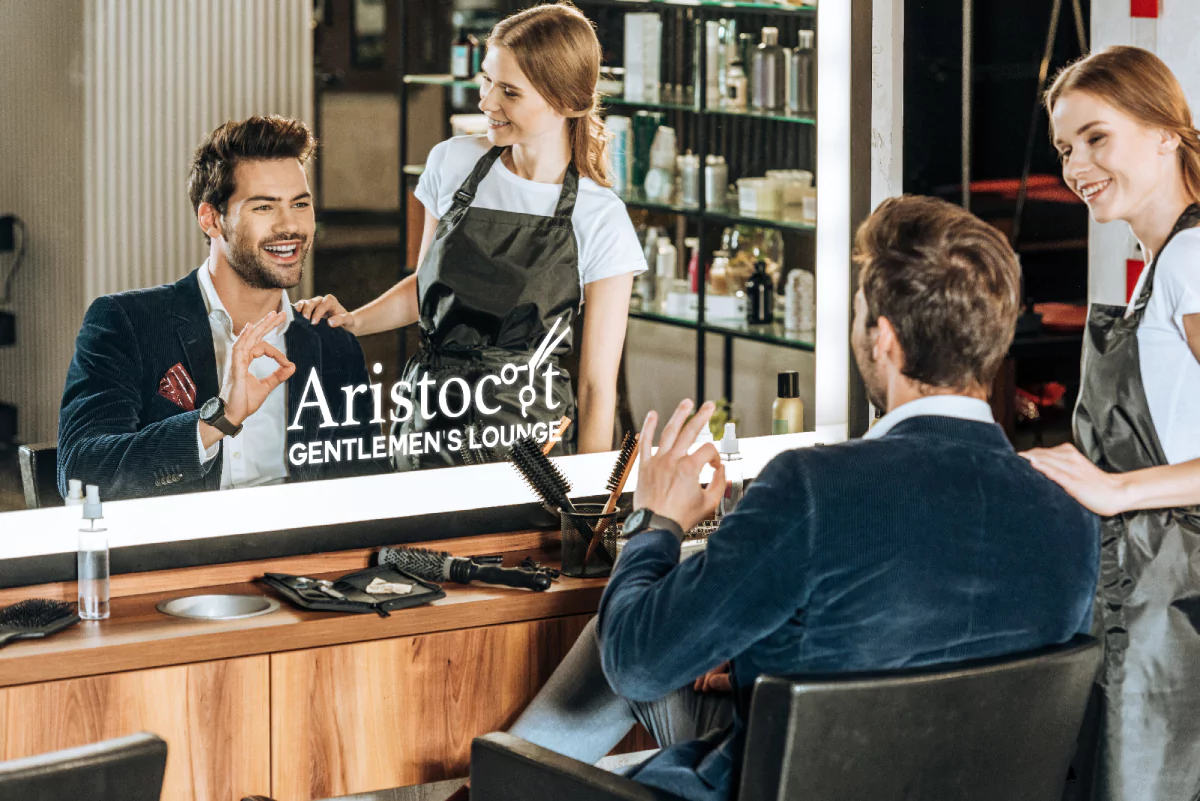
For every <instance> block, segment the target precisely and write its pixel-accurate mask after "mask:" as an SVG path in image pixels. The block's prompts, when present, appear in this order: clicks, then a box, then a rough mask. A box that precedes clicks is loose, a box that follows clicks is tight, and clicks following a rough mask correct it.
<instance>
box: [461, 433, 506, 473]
mask: <svg viewBox="0 0 1200 801" xmlns="http://www.w3.org/2000/svg"><path fill="white" fill-rule="evenodd" d="M464 433H465V434H466V437H465V440H466V441H465V442H463V446H462V450H461V451H459V452H460V453H461V454H462V460H463V464H466V465H473V464H492V463H494V462H499V461H501V459H500V455H499V454H498V453H496V449H495V448H489V447H488V446H487V445H484V444H482V442H483V441H482V439H480V436H479V426H477V425H475V424H474V423H472V424H471V425H469V426H467V427H466V430H465V431H464ZM471 442H478V443H480V445H479V447H478V448H472V447H470V443H471Z"/></svg>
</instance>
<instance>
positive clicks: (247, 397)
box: [223, 311, 296, 425]
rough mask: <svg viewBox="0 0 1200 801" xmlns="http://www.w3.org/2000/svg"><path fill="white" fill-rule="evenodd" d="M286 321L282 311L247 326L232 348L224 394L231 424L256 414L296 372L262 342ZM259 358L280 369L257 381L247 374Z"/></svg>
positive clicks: (272, 347) (273, 348)
mask: <svg viewBox="0 0 1200 801" xmlns="http://www.w3.org/2000/svg"><path fill="white" fill-rule="evenodd" d="M285 320H287V315H285V314H284V313H283V312H277V311H276V312H271V313H270V314H268V315H267V316H266V317H264V318H262V319H261V320H259V321H258V322H257V323H254V324H253V325H249V324H247V325H246V327H245V328H243V329H242V332H241V333H240V334H238V339H237V342H235V343H234V345H233V353H232V355H231V358H230V364H229V378H228V381H227V382H226V383H227V388H226V391H225V392H224V393H223V394H224V395H225V417H226V419H228V420H229V421H230V422H232V423H233V424H234V425H241V424H242V423H243V422H244V421H245V420H246V418H247V417H249V416H250V415H252V414H254V413H255V412H257V411H258V409H259V407H261V406H262V405H263V402H264V401H265V400H266V399H267V395H269V394H271V390H273V389H275V387H277V386H279V385H280V384H282V383H283V382H284V381H287V380H288V379H289V378H291V377H292V374H293V373H295V372H296V365H295V364H293V363H292V362H290V361H288V358H287V356H284V355H283V353H281V352H280V351H279V349H278V348H276V347H275V346H273V345H270V344H268V343H266V342H263V341H262V339H263V337H264V336H266V335H267V333H268V332H270V331H272V330H274V329H275V328H276V327H278V326H279V325H280V324H281V323H283V322H284V321H285ZM260 356H269V357H270V358H272V359H274V360H275V362H276V364H278V365H279V369H277V370H275V372H273V373H271V374H270V375H268V376H267V377H266V378H258V377H257V376H255V375H254V374H253V373H251V372H250V363H251V362H253V361H254V360H255V359H257V358H259V357H260Z"/></svg>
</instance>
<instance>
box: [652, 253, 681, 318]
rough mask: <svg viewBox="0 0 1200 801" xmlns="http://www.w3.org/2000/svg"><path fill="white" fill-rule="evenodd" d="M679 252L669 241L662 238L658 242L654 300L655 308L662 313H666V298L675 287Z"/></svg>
mask: <svg viewBox="0 0 1200 801" xmlns="http://www.w3.org/2000/svg"><path fill="white" fill-rule="evenodd" d="M678 261H679V251H677V250H676V249H675V244H674V243H673V242H671V240H670V239H667V238H666V237H663V238H661V239H659V240H658V258H657V259H656V260H655V264H654V277H655V287H654V299H655V306H656V307H657V308H658V310H659V311H660V312H662V313H664V314H665V313H666V312H667V296H668V295H670V294H671V290H672V289H674V286H675V274H676V271H677V269H678Z"/></svg>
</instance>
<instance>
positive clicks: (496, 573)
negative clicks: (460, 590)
mask: <svg viewBox="0 0 1200 801" xmlns="http://www.w3.org/2000/svg"><path fill="white" fill-rule="evenodd" d="M378 558H379V564H381V565H395V566H396V567H398V568H399V569H401V570H403V571H404V572H405V573H411V574H413V575H414V576H416V577H417V578H421V579H425V580H426V581H456V582H458V583H459V584H470V583H471V582H472V581H482V582H483V583H484V584H502V585H503V586H505V587H519V588H521V589H526V590H533V591H535V592H542V591H543V590H547V589H549V588H550V582H551V577H550V576H549V575H548V574H547V573H545V572H544V571H540V570H522V569H521V568H517V567H498V566H496V565H490V564H488V565H479V564H476V563H475V562H473V561H471V560H470V559H464V558H462V557H461V556H451V555H450V554H448V553H446V552H445V551H430V550H426V549H425V548H404V547H397V548H380V549H379V557H378Z"/></svg>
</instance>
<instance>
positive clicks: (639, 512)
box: [622, 506, 683, 542]
mask: <svg viewBox="0 0 1200 801" xmlns="http://www.w3.org/2000/svg"><path fill="white" fill-rule="evenodd" d="M652 529H665V530H666V531H669V532H671V533H672V534H674V535H675V539H677V540H679V541H680V542H682V541H683V527H682V526H680V525H679V524H678V523H676V522H675V521H674V520H672V519H671V518H669V517H663V516H662V515H656V514H654V512H652V511H650V510H649V509H647V508H646V507H644V506H643V507H642V508H641V509H635V510H633V512H632V513H631V514H630V515H629V517H627V518H625V525H624V527H623V528H622V533H623V534H624V535H625V536H626V537H632V536H633V535H634V534H641V533H642V532H643V531H650V530H652Z"/></svg>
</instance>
